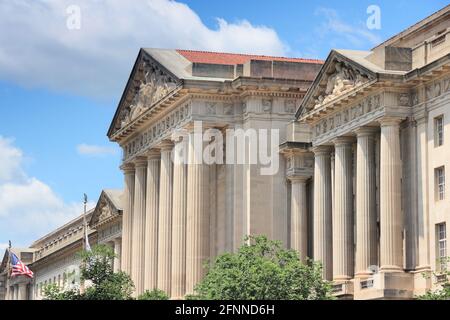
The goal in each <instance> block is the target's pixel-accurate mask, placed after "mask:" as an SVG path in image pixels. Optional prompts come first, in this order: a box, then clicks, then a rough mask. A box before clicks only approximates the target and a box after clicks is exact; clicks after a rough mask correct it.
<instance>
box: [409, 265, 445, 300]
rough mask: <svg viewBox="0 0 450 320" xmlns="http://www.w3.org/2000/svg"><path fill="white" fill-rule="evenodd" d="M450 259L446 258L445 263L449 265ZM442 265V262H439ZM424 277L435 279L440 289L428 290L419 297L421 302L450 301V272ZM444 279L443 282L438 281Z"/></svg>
mask: <svg viewBox="0 0 450 320" xmlns="http://www.w3.org/2000/svg"><path fill="white" fill-rule="evenodd" d="M449 261H450V258H445V262H446V263H448V262H449ZM438 263H441V261H438ZM424 277H433V278H434V279H436V284H437V286H438V288H437V289H436V290H428V291H427V292H426V293H425V294H423V295H421V296H417V297H416V298H417V299H419V300H450V281H449V277H450V271H448V270H445V271H441V272H440V273H439V274H436V273H433V274H432V275H424ZM442 278H443V279H444V280H443V281H437V279H442Z"/></svg>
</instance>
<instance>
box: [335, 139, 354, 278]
mask: <svg viewBox="0 0 450 320" xmlns="http://www.w3.org/2000/svg"><path fill="white" fill-rule="evenodd" d="M352 143H353V139H351V138H346V137H342V138H338V139H336V140H335V152H334V153H335V156H334V158H335V165H334V199H333V201H334V206H333V210H334V212H333V219H332V221H333V222H332V225H333V280H335V281H341V280H350V279H351V278H353V273H354V255H353V252H354V247H353V192H352V191H353V181H352V177H353V170H352Z"/></svg>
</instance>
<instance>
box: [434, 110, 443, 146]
mask: <svg viewBox="0 0 450 320" xmlns="http://www.w3.org/2000/svg"><path fill="white" fill-rule="evenodd" d="M443 124H444V117H443V116H439V117H436V118H434V146H435V147H439V146H442V145H443V144H444V126H443Z"/></svg>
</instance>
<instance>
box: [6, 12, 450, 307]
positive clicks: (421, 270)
mask: <svg viewBox="0 0 450 320" xmlns="http://www.w3.org/2000/svg"><path fill="white" fill-rule="evenodd" d="M449 105H450V7H449V6H447V7H445V8H444V9H442V10H440V11H438V12H436V13H435V14H433V15H432V16H430V17H428V18H426V19H424V20H423V21H420V22H418V23H417V24H415V25H414V26H412V27H410V28H408V29H406V30H405V31H403V32H401V33H399V34H398V35H396V36H394V37H392V38H390V39H389V40H387V41H385V42H383V43H381V44H380V45H378V46H377V47H375V48H373V49H372V50H371V51H352V50H332V51H331V52H330V54H329V56H328V58H327V59H326V61H325V62H322V61H317V60H308V59H292V58H278V57H266V56H253V55H240V54H226V53H212V52H200V51H189V50H165V49H141V50H140V52H139V54H138V57H137V59H136V62H135V65H134V67H133V71H132V73H131V76H130V79H129V80H128V83H127V85H126V88H125V90H124V93H123V96H122V98H121V100H120V103H119V106H118V108H117V111H116V114H115V115H114V118H113V121H112V123H111V127H110V129H109V131H108V137H109V139H110V140H111V141H114V142H117V143H118V144H119V145H120V146H121V147H122V149H123V159H122V164H121V170H122V172H123V175H124V190H123V191H114V190H104V191H103V192H102V194H101V196H100V199H99V201H98V203H97V206H96V208H95V209H94V210H92V212H90V215H91V218H90V224H89V226H90V229H91V230H92V231H91V232H92V234H91V237H92V241H93V242H92V243H96V242H98V243H107V244H109V245H111V246H113V247H114V249H115V252H116V253H117V254H118V258H117V259H116V261H114V268H115V269H116V270H118V269H119V268H120V269H121V270H123V271H125V272H127V273H129V274H130V275H131V277H132V279H133V281H134V283H135V286H136V295H138V294H140V293H142V292H143V291H144V290H151V289H153V288H159V289H162V290H165V291H166V292H167V293H169V295H170V296H171V297H172V298H173V299H180V298H183V297H184V296H185V295H186V294H189V293H192V292H193V289H194V286H195V285H196V284H197V283H198V282H199V281H200V280H201V279H202V277H203V276H204V274H205V269H204V268H203V266H204V263H205V262H206V261H207V260H208V259H211V258H214V257H215V256H217V255H218V254H220V253H223V252H227V251H234V250H236V249H237V248H238V247H239V246H240V245H241V244H242V242H243V239H244V237H245V236H246V235H255V234H264V235H267V236H268V237H269V238H271V239H276V240H280V241H282V242H283V244H284V245H285V246H287V247H290V248H293V249H295V250H298V251H299V253H300V257H301V259H302V260H306V259H307V258H308V257H309V258H312V259H314V260H318V261H321V262H322V264H323V276H324V278H325V279H328V280H330V281H333V283H334V293H335V295H336V296H338V297H340V298H343V299H348V298H350V299H410V298H412V297H414V295H419V294H422V293H424V292H425V291H426V290H428V289H434V288H437V287H438V286H439V281H442V280H443V279H442V276H440V277H438V278H437V279H435V278H434V277H431V278H425V277H424V276H423V275H424V274H425V275H426V274H428V275H430V274H432V273H437V274H440V272H441V271H442V270H443V268H445V267H446V265H445V264H444V263H443V262H442V261H443V260H442V259H441V258H443V257H445V256H447V249H446V248H447V230H448V225H449V223H450V216H449V214H448V212H449V211H450V201H449V200H448V199H449V194H450V190H449V187H448V183H446V182H445V180H446V179H445V176H446V175H448V172H449V170H450V167H449V166H450V157H449V156H448V154H449V153H450V150H449V141H450V133H449V132H450V131H449V128H450V125H449V123H450V120H449V119H450V108H449ZM199 121H201V123H202V127H201V128H202V130H203V131H202V132H203V133H205V132H206V131H207V130H209V129H215V130H216V131H215V132H216V133H217V132H219V133H222V134H226V132H227V130H228V129H234V130H241V131H240V132H241V133H242V134H243V135H244V137H246V138H248V141H247V144H246V145H245V149H244V159H245V161H244V163H239V164H227V163H205V162H202V161H200V160H201V159H200V158H201V156H202V155H201V154H198V153H197V152H196V148H195V144H196V141H197V140H196V139H198V137H197V136H196V131H195V126H196V125H195V123H197V122H199ZM251 130H257V131H258V130H259V132H261V130H269V131H270V130H277V132H278V137H279V144H278V145H277V146H278V147H279V148H278V151H277V153H276V157H275V158H276V160H277V163H278V167H277V168H278V170H276V172H275V173H273V174H262V172H263V169H267V164H262V163H260V162H258V161H256V162H252V159H254V157H255V150H258V148H262V151H263V154H266V155H269V154H271V152H273V148H272V146H271V145H270V143H266V144H260V143H257V144H255V142H254V140H251V139H250V138H249V136H245V134H248V135H250V133H249V132H250V131H251ZM235 132H236V131H235ZM252 141H253V142H252ZM200 144H201V145H202V146H204V147H208V146H210V145H213V144H214V145H216V146H221V147H222V149H223V152H224V154H223V155H222V154H220V153H219V155H218V156H217V152H218V151H217V150H218V149H216V150H215V151H214V154H215V156H216V159H217V158H221V157H223V158H226V155H227V151H230V150H234V151H236V149H237V147H236V145H233V144H232V143H229V141H228V140H226V141H225V140H224V141H221V140H220V139H219V140H218V138H217V136H214V137H212V136H211V135H209V136H207V138H205V139H204V140H202V139H200ZM183 146H184V147H183ZM182 150H184V151H182ZM181 159H187V162H183V161H181ZM447 180H448V179H447ZM80 221H81V220H75V221H74V222H71V223H69V224H68V225H66V226H64V227H62V229H61V230H64V231H61V235H60V233H59V231H58V230H60V229H58V230H57V231H55V233H51V234H49V235H48V236H46V237H44V238H43V239H41V240H39V241H37V242H36V243H35V244H34V245H33V246H32V247H31V249H30V250H31V252H33V254H34V258H33V260H32V264H31V265H30V266H31V267H32V270H33V271H34V272H35V274H36V277H35V280H34V282H30V283H27V284H26V285H28V286H29V289H30V291H28V293H27V297H28V298H40V296H39V290H38V289H39V286H40V284H41V283H45V281H47V283H48V282H50V281H57V279H58V275H60V274H62V273H61V272H60V270H63V269H64V268H65V266H66V265H67V264H76V262H74V260H73V258H72V257H73V255H72V254H73V253H74V252H75V251H76V250H77V248H78V250H79V249H81V244H80V243H79V242H77V241H78V240H79V239H81V238H76V239H78V240H77V241H75V240H73V241H68V242H65V243H63V242H61V243H60V244H55V243H58V241H60V240H58V239H60V238H61V237H62V239H65V234H68V233H69V231H70V230H78V229H77V228H79V225H80ZM72 224H73V225H74V227H68V226H69V225H70V226H71V225H72ZM72 232H74V231H72ZM73 239H75V238H73ZM52 246H54V249H52V250H50V251H47V252H48V253H46V250H49V249H46V248H51V247H52ZM77 246H78V247H77ZM58 252H61V253H60V254H59V253H58ZM63 257H64V258H63ZM71 259H72V260H71ZM47 261H48V262H47ZM30 263H31V262H30ZM33 268H34V269H33ZM0 270H3V271H4V266H3V269H0ZM2 277H3V278H2ZM55 277H56V278H55ZM19 280H20V279H16V280H14V281H18V282H20V281H19ZM8 281H10V280H7V278H5V274H4V272H3V273H0V284H1V283H7V285H6V286H5V285H3V288H9V289H6V290H5V289H3V291H1V288H2V285H0V297H1V295H2V294H3V296H4V297H6V298H7V299H8V298H12V299H19V297H24V296H25V294H24V292H25V291H24V290H25V289H23V288H24V287H25V286H26V285H22V287H20V284H19V283H15V282H14V283H13V282H8ZM19 287H20V288H22V289H19ZM33 288H34V289H33ZM21 290H22V291H21ZM33 290H34V291H33ZM20 292H21V293H20Z"/></svg>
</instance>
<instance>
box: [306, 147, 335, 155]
mask: <svg viewBox="0 0 450 320" xmlns="http://www.w3.org/2000/svg"><path fill="white" fill-rule="evenodd" d="M311 151H312V152H314V155H315V156H316V155H322V154H328V155H329V154H330V153H331V151H332V147H331V146H315V147H312V148H311Z"/></svg>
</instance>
